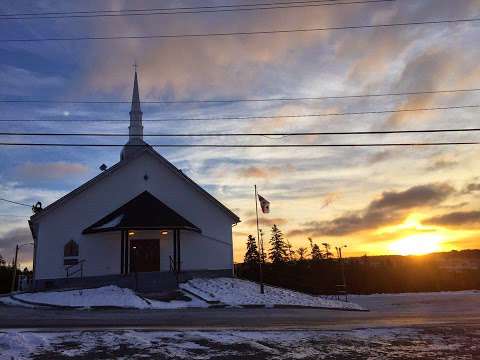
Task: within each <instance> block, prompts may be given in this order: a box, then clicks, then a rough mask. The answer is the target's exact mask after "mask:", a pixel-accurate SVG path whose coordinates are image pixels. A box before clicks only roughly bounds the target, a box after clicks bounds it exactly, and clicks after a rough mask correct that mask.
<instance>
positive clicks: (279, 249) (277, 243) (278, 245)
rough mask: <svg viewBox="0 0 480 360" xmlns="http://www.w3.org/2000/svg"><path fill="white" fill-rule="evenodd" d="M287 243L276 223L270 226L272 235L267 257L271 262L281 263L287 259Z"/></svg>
mask: <svg viewBox="0 0 480 360" xmlns="http://www.w3.org/2000/svg"><path fill="white" fill-rule="evenodd" d="M287 249H288V248H287V244H286V243H285V240H284V239H283V234H282V232H281V231H280V229H279V228H278V226H277V225H273V226H272V237H271V238H270V251H269V252H268V257H269V258H270V260H271V261H272V263H273V264H283V263H285V262H286V261H287V260H288V254H287Z"/></svg>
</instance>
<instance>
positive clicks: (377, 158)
mask: <svg viewBox="0 0 480 360" xmlns="http://www.w3.org/2000/svg"><path fill="white" fill-rule="evenodd" d="M396 154H398V152H397V151H395V150H383V151H378V152H376V153H375V154H373V155H371V156H370V157H369V158H368V160H367V161H368V163H369V164H376V163H379V162H382V161H385V160H388V159H391V158H392V157H394V156H395V155H396Z"/></svg>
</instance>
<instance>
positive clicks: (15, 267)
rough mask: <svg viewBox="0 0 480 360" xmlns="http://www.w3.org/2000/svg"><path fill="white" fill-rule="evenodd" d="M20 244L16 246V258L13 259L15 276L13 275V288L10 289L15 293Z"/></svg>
mask: <svg viewBox="0 0 480 360" xmlns="http://www.w3.org/2000/svg"><path fill="white" fill-rule="evenodd" d="M18 248H19V246H18V244H17V245H16V246H15V260H14V261H13V277H12V288H11V289H10V290H11V292H12V293H13V292H14V291H15V288H16V286H15V285H16V279H17V259H18Z"/></svg>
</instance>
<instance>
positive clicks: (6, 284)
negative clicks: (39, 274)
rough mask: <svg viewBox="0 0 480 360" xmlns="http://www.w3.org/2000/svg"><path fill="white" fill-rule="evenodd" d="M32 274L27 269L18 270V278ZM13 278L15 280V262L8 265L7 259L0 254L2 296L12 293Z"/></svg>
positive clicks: (0, 291)
mask: <svg viewBox="0 0 480 360" xmlns="http://www.w3.org/2000/svg"><path fill="white" fill-rule="evenodd" d="M31 273H32V272H31V271H29V270H28V269H27V268H25V269H23V271H22V270H17V276H20V275H22V274H24V275H29V274H31ZM12 278H13V261H12V262H11V263H7V261H6V260H5V258H4V257H3V256H2V254H0V294H5V293H8V292H10V289H11V286H12Z"/></svg>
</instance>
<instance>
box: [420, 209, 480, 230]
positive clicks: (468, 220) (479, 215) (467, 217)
mask: <svg viewBox="0 0 480 360" xmlns="http://www.w3.org/2000/svg"><path fill="white" fill-rule="evenodd" d="M422 223H425V224H429V225H439V226H452V227H456V226H463V225H480V211H456V212H451V213H448V214H444V215H440V216H434V217H431V218H429V219H426V220H423V221H422Z"/></svg>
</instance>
